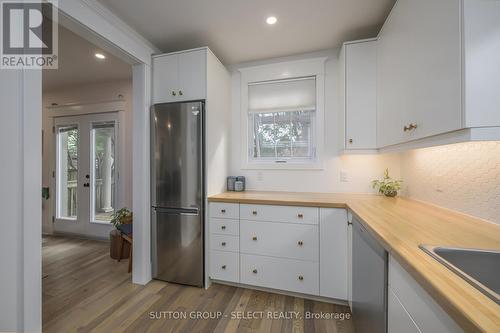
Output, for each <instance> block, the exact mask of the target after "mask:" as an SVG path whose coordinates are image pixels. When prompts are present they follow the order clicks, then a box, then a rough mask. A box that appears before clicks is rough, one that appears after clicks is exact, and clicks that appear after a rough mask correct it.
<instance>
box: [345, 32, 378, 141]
mask: <svg viewBox="0 0 500 333" xmlns="http://www.w3.org/2000/svg"><path fill="white" fill-rule="evenodd" d="M344 54H345V83H344V84H345V94H346V95H345V126H346V133H345V135H346V137H345V142H346V147H345V149H375V148H377V42H376V40H371V41H360V42H353V43H349V44H345V53H344Z"/></svg>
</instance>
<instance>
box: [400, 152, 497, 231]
mask: <svg viewBox="0 0 500 333" xmlns="http://www.w3.org/2000/svg"><path fill="white" fill-rule="evenodd" d="M401 166H402V168H401V174H402V176H403V179H404V181H405V192H406V195H407V196H409V197H410V198H414V199H417V200H422V201H427V202H430V203H432V204H435V205H439V206H443V207H446V208H449V209H453V210H456V211H460V212H463V213H465V214H469V215H473V216H477V217H480V218H483V219H486V220H489V221H493V222H495V223H500V142H466V143H460V144H454V145H448V146H440V147H432V148H425V149H418V150H412V151H409V152H406V153H404V154H403V155H402V163H401Z"/></svg>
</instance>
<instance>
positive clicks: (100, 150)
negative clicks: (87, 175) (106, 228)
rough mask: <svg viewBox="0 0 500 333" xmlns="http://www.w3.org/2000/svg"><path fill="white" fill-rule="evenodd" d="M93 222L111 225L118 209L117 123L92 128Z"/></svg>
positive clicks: (109, 122)
mask: <svg viewBox="0 0 500 333" xmlns="http://www.w3.org/2000/svg"><path fill="white" fill-rule="evenodd" d="M90 137H91V147H90V151H91V161H92V165H91V184H92V188H91V200H90V202H91V212H90V213H91V221H92V222H105V223H109V221H110V220H111V216H112V215H113V213H114V212H115V209H116V167H115V165H116V163H115V161H116V154H115V149H116V148H115V147H116V133H115V122H114V121H107V122H95V123H92V126H91V133H90Z"/></svg>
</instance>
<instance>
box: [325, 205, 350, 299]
mask: <svg viewBox="0 0 500 333" xmlns="http://www.w3.org/2000/svg"><path fill="white" fill-rule="evenodd" d="M319 235H320V241H319V242H320V254H319V257H320V265H319V266H320V293H319V294H320V296H324V297H330V298H336V299H341V300H347V212H346V210H345V209H339V208H321V209H320V222H319Z"/></svg>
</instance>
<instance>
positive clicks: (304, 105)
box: [248, 77, 316, 113]
mask: <svg viewBox="0 0 500 333" xmlns="http://www.w3.org/2000/svg"><path fill="white" fill-rule="evenodd" d="M315 109H316V78H315V77H306V78H297V79H287V80H277V81H269V82H258V83H251V84H249V85H248V112H250V113H256V112H258V113H263V112H286V111H306V110H315Z"/></svg>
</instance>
